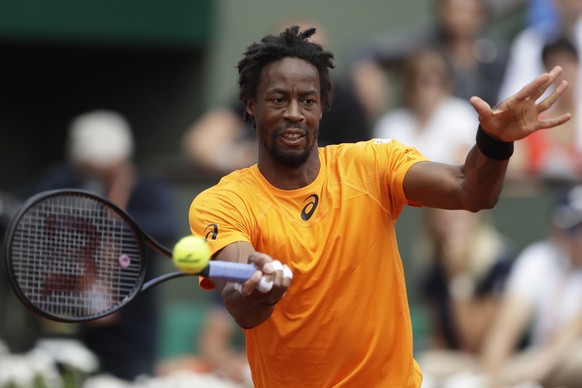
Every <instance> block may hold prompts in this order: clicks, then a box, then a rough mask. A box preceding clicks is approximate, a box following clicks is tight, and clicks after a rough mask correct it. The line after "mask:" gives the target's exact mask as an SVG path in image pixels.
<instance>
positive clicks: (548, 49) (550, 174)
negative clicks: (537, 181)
mask: <svg viewBox="0 0 582 388" xmlns="http://www.w3.org/2000/svg"><path fill="white" fill-rule="evenodd" d="M541 55H542V59H543V63H544V68H545V69H551V68H552V67H553V66H556V65H559V66H561V67H562V69H563V73H562V78H563V79H565V80H566V81H568V84H569V85H572V87H571V88H568V90H567V91H566V92H565V93H564V94H563V95H562V98H561V99H560V101H558V102H556V104H555V105H554V106H553V107H552V109H550V111H548V113H550V112H551V114H555V113H557V114H560V113H563V112H571V113H572V120H570V121H569V122H568V123H566V124H565V125H564V127H563V128H562V131H560V133H556V132H549V131H543V132H538V133H534V134H532V136H529V137H528V138H527V139H525V141H524V142H522V143H519V144H516V151H515V154H514V160H513V161H512V164H510V169H509V171H510V172H511V173H512V174H515V173H517V174H522V173H525V174H529V175H534V176H542V177H544V178H549V179H570V180H575V179H578V178H579V177H581V176H582V122H581V121H580V118H579V117H578V113H580V112H582V103H581V102H580V101H579V98H578V96H579V94H578V85H579V78H580V77H579V74H580V58H579V55H578V51H577V50H576V47H575V46H574V44H573V43H572V42H571V41H570V40H569V39H567V38H559V39H557V40H555V41H551V42H548V43H547V44H546V45H545V46H544V48H543V49H542V54H541Z"/></svg>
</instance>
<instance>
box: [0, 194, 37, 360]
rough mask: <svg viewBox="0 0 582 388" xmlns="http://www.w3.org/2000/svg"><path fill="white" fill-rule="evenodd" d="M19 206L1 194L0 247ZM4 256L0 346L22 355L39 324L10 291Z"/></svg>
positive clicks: (1, 263) (0, 262)
mask: <svg viewBox="0 0 582 388" xmlns="http://www.w3.org/2000/svg"><path fill="white" fill-rule="evenodd" d="M19 206H20V201H18V200H17V199H16V198H15V197H14V196H13V195H12V194H10V193H7V192H0V247H1V246H3V245H4V238H5V236H6V233H7V231H8V230H7V229H8V225H9V224H10V220H11V219H12V217H13V216H14V215H15V214H16V211H17V210H18V207H19ZM4 254H5V252H4V250H0V344H2V343H4V344H5V345H6V346H8V348H9V349H10V351H11V352H14V353H21V352H26V351H28V350H30V349H32V347H33V346H34V345H35V342H36V340H37V339H38V336H39V333H40V328H39V322H38V319H36V316H35V315H34V313H32V311H30V310H28V309H27V308H26V307H25V306H24V305H23V304H22V302H20V300H19V299H18V298H17V297H16V294H15V293H14V292H13V291H12V287H11V286H10V281H9V279H8V273H7V272H6V266H5V265H4V264H5V262H4Z"/></svg>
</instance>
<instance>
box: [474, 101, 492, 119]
mask: <svg viewBox="0 0 582 388" xmlns="http://www.w3.org/2000/svg"><path fill="white" fill-rule="evenodd" d="M469 102H470V103H471V105H473V108H475V110H476V111H477V114H478V115H479V119H480V120H488V119H490V118H491V116H493V110H492V109H491V106H490V105H489V104H488V103H487V102H485V101H484V100H483V99H481V98H480V97H477V96H474V97H471V99H470V100H469Z"/></svg>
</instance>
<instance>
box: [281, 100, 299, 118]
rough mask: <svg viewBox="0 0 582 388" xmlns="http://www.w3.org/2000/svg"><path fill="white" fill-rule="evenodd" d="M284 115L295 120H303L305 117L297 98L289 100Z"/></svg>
mask: <svg viewBox="0 0 582 388" xmlns="http://www.w3.org/2000/svg"><path fill="white" fill-rule="evenodd" d="M284 116H285V118H286V119H287V120H290V121H293V122H296V121H301V120H302V119H303V113H301V109H300V107H299V102H298V101H297V100H294V99H293V100H290V101H289V104H288V105H287V109H285V112H284Z"/></svg>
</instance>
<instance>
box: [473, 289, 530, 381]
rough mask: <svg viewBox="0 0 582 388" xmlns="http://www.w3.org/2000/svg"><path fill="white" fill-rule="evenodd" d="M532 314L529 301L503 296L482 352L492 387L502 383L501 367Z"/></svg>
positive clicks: (507, 295) (513, 348) (512, 296)
mask: <svg viewBox="0 0 582 388" xmlns="http://www.w3.org/2000/svg"><path fill="white" fill-rule="evenodd" d="M532 315H533V306H532V305H531V303H529V302H527V301H526V300H524V299H523V298H520V297H517V296H514V295H510V294H506V295H504V296H503V299H502V302H501V308H500V311H499V315H498V316H497V318H496V320H495V321H494V323H493V326H492V328H491V331H490V333H489V335H488V336H487V338H486V339H485V344H484V347H483V352H482V358H483V367H484V368H485V372H486V373H487V374H488V376H489V377H490V379H491V381H492V384H491V386H492V387H497V386H499V384H500V383H503V381H502V379H503V367H504V365H505V364H507V361H508V359H509V358H510V357H511V354H512V353H513V352H514V351H515V347H516V345H517V343H518V342H519V340H520V339H521V336H522V335H523V334H524V332H525V329H526V327H527V325H528V324H529V322H530V318H531V317H532Z"/></svg>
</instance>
